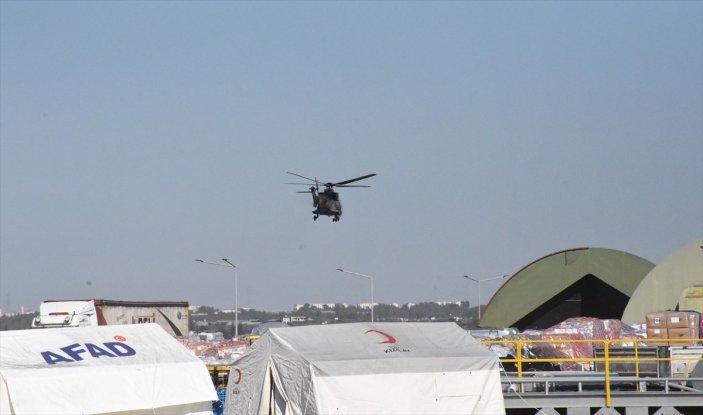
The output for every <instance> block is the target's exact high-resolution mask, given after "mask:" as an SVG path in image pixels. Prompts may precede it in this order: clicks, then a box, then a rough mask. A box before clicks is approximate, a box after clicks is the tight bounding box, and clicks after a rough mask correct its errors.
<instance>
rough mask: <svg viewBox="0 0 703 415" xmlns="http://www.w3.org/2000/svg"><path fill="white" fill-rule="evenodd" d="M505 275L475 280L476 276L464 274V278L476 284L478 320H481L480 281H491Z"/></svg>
mask: <svg viewBox="0 0 703 415" xmlns="http://www.w3.org/2000/svg"><path fill="white" fill-rule="evenodd" d="M505 277H507V275H500V276H497V277H493V278H486V279H484V280H477V279H476V278H472V277H469V276H468V275H464V278H467V279H470V280H471V281H473V282H475V283H476V284H478V321H479V322H480V321H481V283H482V282H486V281H493V280H499V279H501V278H505Z"/></svg>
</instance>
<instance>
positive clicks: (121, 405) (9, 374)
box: [0, 324, 217, 415]
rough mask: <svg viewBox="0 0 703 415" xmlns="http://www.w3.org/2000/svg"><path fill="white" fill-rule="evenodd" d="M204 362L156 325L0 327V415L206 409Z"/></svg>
mask: <svg viewBox="0 0 703 415" xmlns="http://www.w3.org/2000/svg"><path fill="white" fill-rule="evenodd" d="M216 399H217V393H216V392H215V388H214V386H213V384H212V380H211V379H210V376H209V374H208V371H207V368H206V366H205V365H204V364H203V363H202V362H201V361H200V360H199V359H198V358H197V357H195V356H194V355H193V354H192V353H191V352H190V351H189V350H188V349H186V348H185V347H184V346H183V345H181V344H180V343H179V342H178V341H177V340H176V339H174V338H173V337H171V336H170V335H169V334H168V333H166V332H165V331H164V330H163V329H162V328H161V327H159V326H158V325H157V324H134V325H119V326H99V327H76V328H59V329H33V330H16V331H3V332H0V414H3V415H4V414H8V415H9V414H16V415H22V414H45V415H48V414H103V413H110V414H111V415H137V414H151V415H154V414H157V415H158V414H169V415H172V414H174V415H180V414H211V413H212V407H211V401H213V400H216Z"/></svg>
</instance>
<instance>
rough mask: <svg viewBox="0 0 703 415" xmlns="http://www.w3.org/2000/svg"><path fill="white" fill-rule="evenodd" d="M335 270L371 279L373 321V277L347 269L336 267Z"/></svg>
mask: <svg viewBox="0 0 703 415" xmlns="http://www.w3.org/2000/svg"><path fill="white" fill-rule="evenodd" d="M337 271H339V272H343V273H345V274H351V275H356V276H359V277H364V278H368V279H369V280H370V281H371V322H372V323H373V277H372V276H370V275H365V274H359V273H358V272H351V271H347V270H344V269H342V268H337Z"/></svg>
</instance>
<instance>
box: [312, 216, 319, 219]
mask: <svg viewBox="0 0 703 415" xmlns="http://www.w3.org/2000/svg"><path fill="white" fill-rule="evenodd" d="M319 217H320V215H315V216H313V217H312V220H317V218H319Z"/></svg>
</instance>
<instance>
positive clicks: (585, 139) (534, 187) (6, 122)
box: [0, 0, 703, 310]
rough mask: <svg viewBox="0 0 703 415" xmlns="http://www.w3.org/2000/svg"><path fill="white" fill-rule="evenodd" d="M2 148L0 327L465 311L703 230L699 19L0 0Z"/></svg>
mask: <svg viewBox="0 0 703 415" xmlns="http://www.w3.org/2000/svg"><path fill="white" fill-rule="evenodd" d="M0 140H1V141H0V308H2V309H3V310H18V309H19V308H20V306H25V307H26V308H30V309H36V308H37V307H38V305H39V303H40V302H41V301H42V300H44V299H75V298H105V299H114V300H173V301H189V302H190V303H191V304H205V305H213V306H216V307H221V308H231V307H232V306H233V305H234V282H233V279H234V278H233V277H234V275H233V274H234V273H233V272H232V270H231V269H227V268H224V267H215V266H210V265H207V264H201V263H197V262H195V261H194V259H195V258H202V259H205V260H211V261H217V260H219V259H220V258H223V257H227V258H229V259H230V260H231V261H232V262H234V263H235V264H237V265H238V278H239V305H240V306H243V307H254V308H257V309H267V310H290V309H291V308H292V306H293V305H294V304H300V303H318V302H325V303H359V302H365V301H368V300H369V282H368V281H367V280H364V279H362V278H358V277H354V276H351V275H346V274H342V273H339V272H337V271H335V269H336V268H338V267H342V268H346V269H348V270H350V271H353V272H358V273H362V274H366V275H371V276H373V277H374V282H375V285H374V289H375V293H374V294H375V300H376V301H378V302H384V303H391V302H397V303H406V302H421V301H430V300H452V301H456V300H466V299H468V300H470V301H471V302H472V304H476V301H477V293H476V288H477V287H476V284H473V283H470V281H468V280H466V279H464V278H461V276H462V275H472V276H474V277H475V278H478V279H484V278H491V277H494V276H498V275H502V274H512V273H514V272H516V271H518V270H519V269H520V268H521V267H522V266H524V265H526V264H527V263H529V262H531V261H533V260H535V259H537V258H539V257H541V256H543V255H546V254H549V253H552V252H555V251H558V250H562V249H567V248H573V247H581V246H592V247H602V248H611V249H617V250H622V251H626V252H629V253H632V254H635V255H638V256H641V257H643V258H646V259H648V260H650V261H652V262H655V263H656V262H659V261H661V260H662V259H664V258H665V257H667V256H668V255H669V254H671V253H673V252H674V251H676V250H677V249H678V248H680V247H682V246H683V245H685V244H687V243H689V242H690V241H692V240H694V239H695V238H699V237H701V236H702V235H703V2H699V1H684V2H675V1H673V2H672V1H666V2H656V1H647V2H528V1H526V2H393V1H386V2H223V1H216V2H167V1H154V2H138V1H129V2H109V1H100V2H85V1H80V2H68V1H50V2H43V1H31V2H19V1H7V0H3V1H0ZM286 171H293V172H297V173H300V174H302V175H305V176H308V177H317V178H319V179H322V180H324V181H335V182H336V181H341V180H345V179H350V178H353V177H357V176H361V175H364V174H368V173H376V174H377V176H376V177H373V178H371V179H368V180H366V181H365V182H364V183H363V184H368V185H371V186H372V187H371V188H368V189H365V188H349V189H341V191H340V194H341V198H342V201H343V203H344V209H345V211H344V216H343V217H342V220H341V221H340V222H338V223H332V222H331V221H330V220H329V218H327V217H321V218H320V219H318V220H317V221H316V222H314V221H313V220H312V215H311V210H312V206H311V200H310V196H309V195H306V194H296V193H295V191H296V190H301V189H298V188H296V187H294V186H288V185H285V184H284V183H285V182H289V181H297V180H296V178H294V177H292V176H289V175H287V174H286V173H285V172H286ZM291 179H292V180H291ZM497 286H498V282H497V281H491V282H486V283H485V284H483V285H482V291H483V293H482V294H483V297H484V298H483V300H484V302H485V301H486V300H487V298H488V296H489V295H490V294H491V293H492V292H493V291H494V290H495V289H496V288H497Z"/></svg>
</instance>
